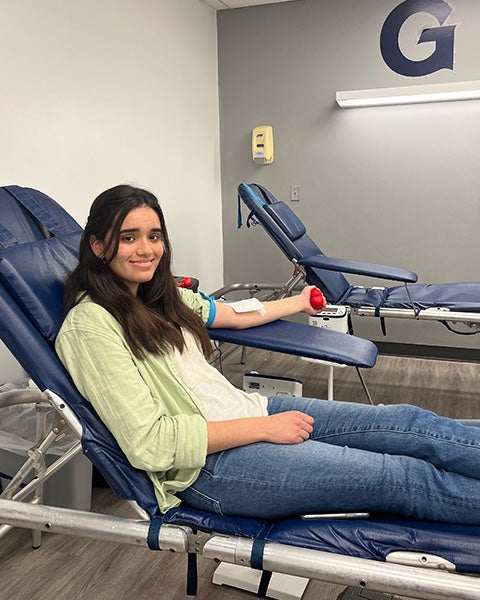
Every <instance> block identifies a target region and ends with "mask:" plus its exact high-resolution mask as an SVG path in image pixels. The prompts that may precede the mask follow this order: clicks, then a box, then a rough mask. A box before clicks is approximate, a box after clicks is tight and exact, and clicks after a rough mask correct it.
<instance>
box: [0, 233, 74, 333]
mask: <svg viewBox="0 0 480 600" xmlns="http://www.w3.org/2000/svg"><path fill="white" fill-rule="evenodd" d="M81 235H82V232H81V231H78V232H75V233H69V234H68V235H65V236H62V237H60V238H56V237H52V238H49V239H43V240H39V241H37V242H34V243H29V244H20V245H18V246H12V247H10V248H6V249H4V250H2V251H0V281H1V282H2V284H3V285H4V286H5V288H6V289H7V290H8V291H9V293H10V295H11V296H12V298H13V299H14V300H15V301H16V302H17V303H18V304H19V306H21V307H22V310H23V312H24V313H25V315H26V316H27V317H28V318H29V320H30V321H31V323H33V324H34V325H35V327H36V328H37V329H38V330H39V331H40V333H41V334H42V336H43V337H45V338H46V339H48V340H49V341H50V342H53V341H54V340H55V337H56V335H57V332H58V328H59V325H60V322H61V318H62V312H63V281H64V279H65V278H66V276H67V275H68V273H70V271H72V269H73V268H74V267H75V266H76V264H77V256H78V247H79V243H80V238H81Z"/></svg>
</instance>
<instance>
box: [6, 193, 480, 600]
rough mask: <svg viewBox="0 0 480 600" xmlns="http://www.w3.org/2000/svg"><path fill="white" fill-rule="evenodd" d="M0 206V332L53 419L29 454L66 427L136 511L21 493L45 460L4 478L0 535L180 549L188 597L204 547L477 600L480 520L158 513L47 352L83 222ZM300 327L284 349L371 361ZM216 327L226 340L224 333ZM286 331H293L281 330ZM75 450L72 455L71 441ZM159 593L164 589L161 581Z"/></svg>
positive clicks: (363, 345) (47, 208)
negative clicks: (105, 510) (89, 507)
mask: <svg viewBox="0 0 480 600" xmlns="http://www.w3.org/2000/svg"><path fill="white" fill-rule="evenodd" d="M6 205H8V207H9V208H8V209H7V210H5V209H4V206H6ZM39 208H41V209H43V210H39ZM0 214H1V219H0V220H1V232H2V241H1V244H2V248H1V249H0V338H1V339H2V340H3V342H4V343H5V344H6V346H7V347H8V348H9V349H10V351H11V352H12V353H13V355H14V356H15V357H16V358H17V359H18V361H19V362H20V364H21V365H22V366H23V368H24V369H25V370H26V371H27V372H28V374H29V375H30V377H31V378H32V379H33V380H34V381H35V383H36V384H37V385H38V387H39V389H40V391H41V395H42V401H43V402H45V403H46V404H49V405H50V406H51V407H52V410H54V412H55V415H56V421H55V422H54V426H53V428H52V429H51V430H50V431H48V432H47V433H46V434H45V438H44V439H43V440H39V442H38V444H37V445H36V446H35V448H34V449H33V450H34V453H35V452H37V453H41V452H43V451H44V449H45V447H46V446H48V444H49V443H50V442H51V440H52V439H55V438H56V437H57V436H59V435H61V432H62V428H65V427H68V428H69V429H71V430H72V431H73V432H75V433H76V434H77V435H78V438H79V440H80V442H81V448H82V450H83V452H84V454H85V455H86V456H87V457H88V458H90V459H91V461H92V462H93V463H94V464H95V465H96V467H97V468H98V470H99V471H100V472H101V473H102V475H103V476H104V478H105V479H106V481H107V482H108V483H109V485H110V486H111V488H112V490H113V492H114V493H115V494H116V495H117V496H118V497H119V498H123V499H125V500H128V501H129V502H131V503H132V506H134V507H135V509H136V511H137V514H138V517H137V518H135V519H126V518H119V517H113V516H109V515H104V514H95V513H91V512H86V511H78V510H71V509H66V508H57V507H51V506H50V507H49V506H44V505H41V504H39V503H38V501H36V502H35V501H31V497H30V496H31V495H32V494H34V493H35V490H36V487H38V485H39V484H40V483H43V481H45V480H46V479H48V477H49V476H50V475H51V474H52V472H51V470H50V469H51V468H52V467H49V469H47V470H44V471H42V472H41V473H40V474H39V476H38V477H37V478H35V479H33V480H31V481H30V482H28V483H27V484H26V485H12V484H13V483H14V480H15V483H16V484H18V483H19V482H20V480H22V479H23V476H24V474H25V473H24V472H23V471H25V470H26V469H24V470H23V471H22V473H21V474H20V475H19V477H18V478H14V480H12V482H11V484H10V485H8V486H7V487H6V489H5V490H3V492H2V493H1V494H0V523H3V525H2V526H0V537H1V536H2V535H4V534H7V532H8V530H9V529H11V528H12V527H22V528H27V529H32V530H33V531H35V532H37V533H38V532H41V531H46V530H48V531H49V532H51V533H66V534H72V535H78V536H85V537H91V538H95V539H102V540H109V541H114V542H119V543H125V544H131V545H135V546H143V547H149V548H150V549H152V550H169V551H176V552H182V553H185V554H187V555H188V560H187V563H188V565H189V568H188V573H189V577H188V587H187V593H189V594H194V593H195V587H196V584H195V560H194V559H195V557H196V555H197V554H202V555H203V556H205V557H208V558H213V559H218V560H221V561H223V562H227V563H232V564H240V565H247V566H251V567H253V568H254V569H258V570H260V571H263V572H264V573H265V575H264V577H262V579H261V583H262V586H263V587H265V586H266V584H267V582H268V573H269V572H272V571H275V572H279V573H287V574H292V575H298V576H302V577H308V578H312V579H318V580H322V581H329V582H333V583H340V584H346V585H354V586H361V587H362V588H366V589H367V590H368V589H370V590H383V591H385V592H388V593H401V594H402V595H404V594H408V595H409V596H411V597H414V598H424V599H425V598H427V599H431V600H435V599H439V600H441V599H444V600H447V599H449V600H451V599H452V598H455V599H456V600H462V599H463V600H467V599H468V600H475V599H477V600H480V579H479V578H478V577H476V576H474V575H478V574H479V573H480V535H479V533H480V528H479V527H473V526H472V527H470V526H458V525H450V524H442V523H428V522H418V521H410V520H404V519H398V518H393V517H387V516H385V515H377V516H371V517H370V518H366V519H341V518H335V517H328V516H327V518H320V519H313V520H304V519H302V518H297V517H292V518H288V519H283V520H280V521H272V522H270V521H263V520H256V519H246V518H235V517H225V516H219V515H215V514H210V513H203V512H200V511H197V510H192V509H189V508H186V507H180V508H176V509H172V510H170V511H168V512H167V513H166V514H165V515H161V514H159V511H158V506H157V502H156V499H155V495H154V492H153V487H152V484H151V482H150V480H149V478H148V477H147V475H146V473H145V472H143V471H141V470H138V469H135V468H133V467H132V466H131V465H130V464H129V463H128V461H127V460H126V458H125V456H124V455H123V453H122V452H121V450H120V449H119V447H118V445H117V444H116V442H115V440H114V439H113V437H112V435H111V434H110V432H109V431H108V430H107V429H106V428H105V426H104V425H103V423H102V422H101V421H100V419H99V418H98V416H97V415H96V413H95V411H94V410H93V409H92V406H91V405H90V404H89V403H88V402H86V401H85V400H84V398H82V396H81V395H80V394H79V392H78V391H77V390H76V389H75V387H74V385H73V383H72V381H71V379H70V378H69V376H68V374H67V373H66V371H65V370H64V368H63V366H62V365H61V363H60V362H59V360H58V358H57V356H56V354H55V352H54V348H53V342H54V339H55V336H56V333H57V330H58V327H59V323H60V318H61V312H62V280H63V279H64V278H65V276H66V274H67V273H68V272H69V271H70V270H71V269H72V268H73V267H74V266H75V264H76V260H77V258H76V257H77V248H78V243H79V239H80V236H81V228H80V227H79V226H78V224H76V223H75V222H74V221H73V220H72V219H70V218H69V217H68V216H67V215H65V214H64V212H63V210H62V209H61V208H60V207H59V206H58V205H56V203H55V202H53V201H52V200H51V199H49V198H47V197H45V196H44V195H42V194H40V193H38V192H36V191H35V190H31V189H26V188H19V187H17V186H11V187H8V188H2V189H1V190H0ZM291 325H292V326H293V327H296V326H297V325H298V324H294V323H293V324H291ZM300 325H301V324H300ZM282 327H283V326H282V325H281V326H280V328H279V329H278V331H280V335H279V336H278V338H277V340H280V341H279V342H278V341H277V342H269V343H271V344H273V345H274V346H275V347H276V349H277V350H279V351H281V350H282V348H281V347H279V345H280V346H281V343H282V342H281V340H282V335H281V328H282ZM303 327H304V326H301V327H300V328H299V329H298V332H299V340H300V341H298V342H297V346H295V342H291V341H290V343H291V344H292V347H291V348H289V349H288V350H287V351H290V350H292V351H293V352H294V353H295V352H298V353H301V354H302V355H305V354H307V355H309V356H311V357H312V358H323V359H328V360H335V359H336V358H340V359H341V361H342V362H345V361H346V360H348V356H347V355H348V354H349V353H350V355H351V356H354V357H356V358H354V359H352V358H350V361H351V362H352V363H356V364H358V362H361V363H363V364H364V366H372V364H373V363H374V362H375V356H376V351H375V346H374V345H373V344H371V343H370V342H368V341H364V340H359V339H357V338H354V337H352V336H349V335H343V334H340V333H337V332H334V331H330V332H326V331H324V330H319V331H316V330H315V328H309V332H310V333H308V334H306V337H305V338H302V335H303V331H304V330H303ZM305 327H308V326H305ZM312 329H314V330H315V331H316V333H315V334H312V332H311V330H312ZM250 333H251V336H252V337H254V338H255V340H256V341H255V344H257V345H258V346H259V347H262V337H265V338H266V339H269V340H271V339H273V338H274V336H275V333H276V331H275V328H273V329H272V328H266V329H264V328H263V327H258V328H254V329H252V330H250ZM325 333H328V335H325ZM235 334H236V332H231V338H228V339H229V340H230V339H231V340H233V341H234V343H238V340H237V339H236V338H235ZM330 334H331V335H330ZM215 335H217V333H216V332H215V331H212V336H215ZM219 335H220V336H222V337H223V338H227V337H228V336H227V333H226V330H225V331H223V332H220V334H219ZM242 335H243V339H242V340H240V343H247V342H248V343H250V341H249V340H248V339H247V338H248V334H245V332H242ZM312 335H314V337H315V336H316V337H315V339H314V337H312ZM292 336H293V337H295V330H290V333H289V335H288V336H287V337H288V338H289V339H290V338H291V337H292ZM303 342H305V347H303V346H304V343H303ZM329 349H331V350H332V353H333V354H332V355H331V354H330V351H329ZM74 446H75V447H72V452H76V451H77V449H78V445H75V444H74ZM67 458H68V456H67ZM27 462H28V461H27ZM53 468H54V469H55V468H57V469H58V468H61V465H60V466H58V465H57V466H56V467H55V466H54V467H53ZM37 543H39V540H38V539H37ZM160 577H161V576H160ZM264 591H265V590H264V589H263V590H262V592H264ZM158 597H159V598H161V597H162V591H161V587H159V592H158Z"/></svg>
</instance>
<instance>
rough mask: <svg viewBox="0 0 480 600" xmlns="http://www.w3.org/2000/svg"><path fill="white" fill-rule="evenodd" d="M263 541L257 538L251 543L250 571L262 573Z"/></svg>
mask: <svg viewBox="0 0 480 600" xmlns="http://www.w3.org/2000/svg"><path fill="white" fill-rule="evenodd" d="M265 544H266V542H265V540H264V539H262V538H257V539H255V540H254V542H253V546H252V554H251V556H250V566H251V567H252V569H258V570H259V571H263V552H264V550H265Z"/></svg>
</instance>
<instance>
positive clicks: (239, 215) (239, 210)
mask: <svg viewBox="0 0 480 600" xmlns="http://www.w3.org/2000/svg"><path fill="white" fill-rule="evenodd" d="M237 203H238V208H237V229H241V228H242V208H241V206H240V194H237Z"/></svg>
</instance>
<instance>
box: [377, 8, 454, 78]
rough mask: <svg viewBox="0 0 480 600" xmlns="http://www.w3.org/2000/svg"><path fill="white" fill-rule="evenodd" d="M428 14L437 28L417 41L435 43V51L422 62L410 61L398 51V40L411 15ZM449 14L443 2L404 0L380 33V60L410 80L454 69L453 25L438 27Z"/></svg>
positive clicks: (425, 30) (423, 32)
mask: <svg viewBox="0 0 480 600" xmlns="http://www.w3.org/2000/svg"><path fill="white" fill-rule="evenodd" d="M422 12H424V13H428V14H430V15H433V16H434V17H435V18H436V19H437V20H438V22H439V24H440V27H432V28H430V29H424V30H423V31H422V34H421V36H420V39H419V40H418V43H419V44H421V43H422V42H435V51H434V52H433V54H431V55H430V56H429V57H428V58H426V59H425V60H421V61H414V60H409V59H408V58H406V57H405V56H404V55H403V54H402V51H401V50H400V46H399V42H398V38H399V34H400V29H401V27H402V25H403V24H404V23H405V21H406V20H407V19H408V18H409V17H411V16H412V15H414V14H417V13H422ZM451 12H452V9H451V8H450V6H449V5H448V4H447V3H446V2H444V1H443V0H405V2H402V3H401V4H399V5H398V6H397V7H396V8H394V9H393V10H392V12H391V13H390V14H389V15H388V17H387V19H386V21H385V23H384V24H383V27H382V32H381V34H380V51H381V53H382V56H383V60H384V61H385V62H386V63H387V65H388V66H389V67H390V68H391V69H392V70H393V71H395V72H396V73H399V74H400V75H407V76H410V77H421V76H423V75H429V74H430V73H435V72H436V71H439V70H440V69H453V43H454V38H455V25H446V26H444V27H441V26H442V25H443V23H445V20H446V19H447V17H448V15H449V14H450V13H451Z"/></svg>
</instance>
